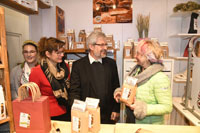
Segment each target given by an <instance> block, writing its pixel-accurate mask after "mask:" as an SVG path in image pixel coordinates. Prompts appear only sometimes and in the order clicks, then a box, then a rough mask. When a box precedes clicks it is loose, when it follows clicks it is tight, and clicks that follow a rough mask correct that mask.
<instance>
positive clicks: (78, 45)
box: [74, 42, 86, 50]
mask: <svg viewBox="0 0 200 133" xmlns="http://www.w3.org/2000/svg"><path fill="white" fill-rule="evenodd" d="M74 49H83V50H85V49H86V44H85V42H75V43H74Z"/></svg>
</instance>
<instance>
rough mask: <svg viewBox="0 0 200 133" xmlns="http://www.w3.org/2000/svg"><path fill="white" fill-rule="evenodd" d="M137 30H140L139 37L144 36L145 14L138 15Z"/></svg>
mask: <svg viewBox="0 0 200 133" xmlns="http://www.w3.org/2000/svg"><path fill="white" fill-rule="evenodd" d="M136 27H137V30H138V34H139V38H143V30H144V25H143V15H142V14H138V15H137V25H136Z"/></svg>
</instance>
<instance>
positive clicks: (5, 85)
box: [0, 7, 14, 133]
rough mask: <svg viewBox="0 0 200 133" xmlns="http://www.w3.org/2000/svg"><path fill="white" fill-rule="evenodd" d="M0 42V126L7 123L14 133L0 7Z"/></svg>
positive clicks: (3, 20)
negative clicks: (2, 113)
mask: <svg viewBox="0 0 200 133" xmlns="http://www.w3.org/2000/svg"><path fill="white" fill-rule="evenodd" d="M0 40H1V44H0V45H1V64H0V71H1V72H2V73H3V74H2V75H3V76H2V77H0V78H1V79H0V80H1V81H2V85H3V88H4V94H5V101H6V109H7V117H6V119H3V120H0V124H3V123H6V122H9V124H10V132H11V133H12V132H14V122H13V113H12V103H11V92H10V78H9V69H8V56H7V44H6V31H5V17H4V9H3V8H1V7H0Z"/></svg>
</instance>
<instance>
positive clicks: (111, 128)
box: [50, 121, 200, 133]
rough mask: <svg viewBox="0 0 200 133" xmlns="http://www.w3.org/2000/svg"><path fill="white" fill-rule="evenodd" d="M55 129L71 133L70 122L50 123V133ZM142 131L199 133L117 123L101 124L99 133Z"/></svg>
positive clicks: (193, 129) (195, 128)
mask: <svg viewBox="0 0 200 133" xmlns="http://www.w3.org/2000/svg"><path fill="white" fill-rule="evenodd" d="M55 123H56V124H57V126H56V128H59V129H60V132H61V133H71V122H61V121H51V124H52V130H51V132H50V133H58V132H55V130H56V129H55V127H54V126H53V124H54V125H55ZM140 128H141V129H142V130H143V131H144V130H145V131H149V132H143V133H151V132H152V133H200V127H199V126H178V125H148V124H126V123H117V124H116V125H111V124H101V130H100V132H99V133H135V132H136V131H137V130H138V129H140ZM141 133H142V132H141Z"/></svg>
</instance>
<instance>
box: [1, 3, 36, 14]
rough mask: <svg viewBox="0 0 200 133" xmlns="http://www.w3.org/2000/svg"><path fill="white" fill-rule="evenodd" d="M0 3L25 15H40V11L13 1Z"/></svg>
mask: <svg viewBox="0 0 200 133" xmlns="http://www.w3.org/2000/svg"><path fill="white" fill-rule="evenodd" d="M0 3H2V4H4V5H7V6H9V7H12V8H14V9H16V10H18V11H20V12H23V13H24V14H38V11H34V10H32V9H30V8H27V7H25V6H23V5H21V4H19V3H17V2H15V1H12V0H0Z"/></svg>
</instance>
